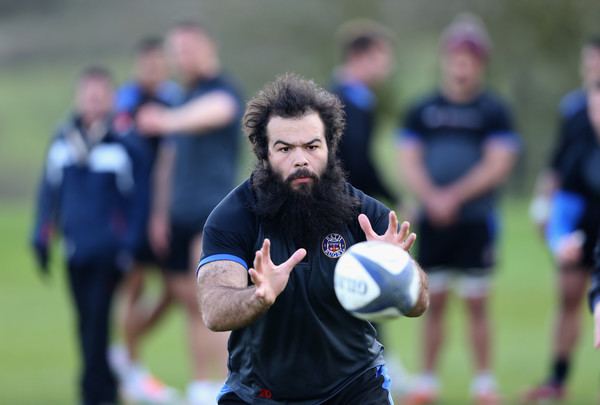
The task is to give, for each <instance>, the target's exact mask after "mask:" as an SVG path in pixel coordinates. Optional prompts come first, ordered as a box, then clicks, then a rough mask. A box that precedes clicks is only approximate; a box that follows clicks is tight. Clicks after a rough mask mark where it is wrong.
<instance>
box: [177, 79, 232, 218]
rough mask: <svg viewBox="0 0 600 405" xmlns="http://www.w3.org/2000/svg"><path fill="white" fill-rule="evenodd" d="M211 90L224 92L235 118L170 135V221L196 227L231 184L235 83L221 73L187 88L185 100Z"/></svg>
mask: <svg viewBox="0 0 600 405" xmlns="http://www.w3.org/2000/svg"><path fill="white" fill-rule="evenodd" d="M212 92H225V93H227V94H229V95H231V96H232V97H233V99H235V100H236V101H237V104H238V113H237V115H236V117H235V118H234V119H233V120H231V121H230V122H229V123H227V124H226V125H224V126H222V127H219V128H212V129H209V130H206V131H204V132H202V133H197V134H183V135H180V136H175V137H174V145H175V148H176V149H175V151H176V152H175V154H176V159H175V167H174V171H173V182H172V183H173V189H172V195H171V216H172V218H173V221H174V222H178V223H182V224H189V225H191V226H193V227H198V226H200V225H201V224H203V223H204V221H205V220H206V217H208V215H209V214H210V212H211V211H212V209H213V208H214V207H215V206H216V205H217V204H218V203H219V201H221V199H223V197H225V196H226V195H227V193H229V192H230V191H231V190H232V189H233V187H234V186H235V181H236V176H237V168H238V159H239V147H240V141H241V133H242V132H241V119H242V113H243V102H242V97H241V95H240V92H239V91H238V89H237V86H235V85H234V84H233V82H232V81H231V80H230V79H229V78H228V77H227V76H225V75H220V76H216V77H214V78H211V79H205V80H199V81H198V82H196V83H195V85H194V86H193V87H191V88H190V89H188V92H187V94H186V95H185V100H184V104H185V103H186V102H189V101H192V100H195V99H198V98H200V97H203V96H205V95H207V94H209V93H212Z"/></svg>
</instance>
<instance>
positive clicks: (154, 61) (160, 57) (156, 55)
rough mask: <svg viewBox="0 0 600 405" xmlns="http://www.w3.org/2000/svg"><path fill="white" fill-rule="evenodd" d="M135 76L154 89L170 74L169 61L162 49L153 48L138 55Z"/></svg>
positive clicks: (145, 85)
mask: <svg viewBox="0 0 600 405" xmlns="http://www.w3.org/2000/svg"><path fill="white" fill-rule="evenodd" d="M135 76H136V78H137V80H139V82H140V83H141V84H142V85H143V86H144V87H146V88H148V89H154V88H155V87H156V86H158V85H159V84H160V83H161V82H163V81H164V80H166V79H167V77H168V76H169V69H168V66H167V61H166V58H165V55H164V52H163V50H162V49H153V50H150V51H146V52H143V53H141V54H139V55H138V57H137V58H136V63H135Z"/></svg>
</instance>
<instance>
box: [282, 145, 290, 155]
mask: <svg viewBox="0 0 600 405" xmlns="http://www.w3.org/2000/svg"><path fill="white" fill-rule="evenodd" d="M289 150H290V148H288V147H287V146H284V147H282V148H279V152H284V153H285V152H289Z"/></svg>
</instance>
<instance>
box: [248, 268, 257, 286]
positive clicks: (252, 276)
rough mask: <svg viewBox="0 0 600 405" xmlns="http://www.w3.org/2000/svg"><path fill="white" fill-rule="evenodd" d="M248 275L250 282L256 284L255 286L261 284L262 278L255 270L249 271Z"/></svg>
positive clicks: (250, 269)
mask: <svg viewBox="0 0 600 405" xmlns="http://www.w3.org/2000/svg"><path fill="white" fill-rule="evenodd" d="M248 274H250V280H252V282H253V283H254V285H257V284H260V276H259V275H258V273H257V272H256V270H254V269H253V268H249V269H248Z"/></svg>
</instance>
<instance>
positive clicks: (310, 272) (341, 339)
mask: <svg viewBox="0 0 600 405" xmlns="http://www.w3.org/2000/svg"><path fill="white" fill-rule="evenodd" d="M346 190H347V192H348V193H349V194H351V195H352V196H354V197H356V198H357V199H358V200H359V201H360V208H359V210H360V212H362V213H364V214H366V215H367V216H368V217H369V219H370V221H371V224H372V225H373V228H374V229H375V231H376V232H377V233H380V234H381V233H384V232H385V230H386V229H387V226H388V215H389V210H388V208H386V207H385V206H384V205H383V204H381V203H379V202H378V201H376V200H374V199H373V198H371V197H369V196H367V195H365V194H364V193H362V192H361V191H359V190H357V189H355V188H354V187H352V186H350V185H349V184H348V185H347V187H346ZM255 204H256V198H255V195H254V192H253V189H252V186H251V180H247V181H246V182H244V183H243V184H241V185H240V186H238V187H237V188H236V189H235V190H233V191H232V192H231V193H230V194H229V195H228V196H227V197H226V198H225V199H224V200H223V201H222V202H221V203H220V204H219V205H218V206H217V207H216V208H215V210H214V211H213V212H212V213H211V215H210V217H209V218H208V221H207V223H206V226H205V228H204V237H203V245H202V250H203V258H202V260H201V261H200V264H199V270H198V271H205V270H204V269H203V267H202V266H204V265H205V264H207V263H210V262H213V261H218V260H230V261H233V262H236V263H239V264H241V265H242V266H244V267H245V268H246V269H247V268H248V267H251V266H252V263H253V261H254V256H255V252H256V251H257V250H258V249H260V247H261V246H262V243H263V241H264V239H265V238H269V239H270V241H271V258H272V260H273V262H274V263H282V262H284V261H285V260H287V259H288V258H289V257H290V256H291V255H292V253H294V252H295V251H296V250H297V249H298V248H300V247H301V246H297V245H296V244H295V243H294V242H293V241H292V240H290V238H289V236H288V235H287V232H286V230H285V228H284V226H281V227H277V228H275V227H274V226H275V225H271V226H267V225H265V223H263V222H262V221H261V220H260V219H259V217H257V215H256V214H255V213H254V212H255V209H254V207H255ZM332 209H335V207H332ZM357 216H358V214H357ZM282 225H284V224H282ZM364 240H365V235H364V233H363V231H362V230H361V229H360V226H359V224H358V219H357V218H354V219H351V220H349V221H348V223H347V225H346V226H344V228H341V229H332V230H331V232H330V233H329V234H327V235H322V236H321V238H320V239H319V240H315V241H314V243H313V245H312V246H302V247H305V248H307V252H308V254H307V256H306V258H305V259H304V261H303V262H301V263H300V264H298V265H297V266H296V267H295V268H294V270H293V271H292V272H291V274H290V278H289V280H288V283H287V286H286V287H285V289H284V290H283V292H282V293H281V294H280V295H279V296H278V297H277V300H276V301H275V304H273V306H272V307H271V308H269V310H268V311H267V312H266V313H265V314H264V315H262V316H261V317H260V318H258V319H257V320H256V321H255V322H254V323H252V324H251V325H249V326H246V327H244V328H241V329H238V330H234V331H233V332H232V333H231V336H230V338H229V362H228V367H229V375H228V378H227V381H226V387H225V391H234V392H235V394H236V395H238V396H239V397H240V398H242V399H243V400H244V401H247V402H248V403H256V404H259V403H263V402H261V396H264V395H262V393H264V392H269V393H270V394H269V396H271V399H270V400H269V401H266V402H264V403H265V404H281V403H290V402H293V403H298V404H316V403H321V402H323V401H324V400H326V399H327V398H330V397H331V396H332V395H334V394H336V393H337V392H338V391H339V390H340V389H342V388H343V387H344V386H345V385H346V384H347V383H349V382H350V381H352V380H353V379H354V378H356V377H358V376H359V375H361V374H362V373H363V372H365V371H366V370H368V369H369V368H372V367H375V366H377V365H380V364H383V358H382V350H383V347H382V346H381V344H380V343H379V342H378V341H377V339H376V332H375V329H374V328H373V326H372V325H371V324H370V323H368V322H366V321H363V320H359V319H357V318H354V317H353V316H351V315H350V314H349V313H348V312H347V311H345V310H344V309H343V308H342V306H341V305H340V303H339V302H338V300H337V298H336V296H335V292H334V288H333V272H334V268H335V265H336V263H337V259H338V258H339V257H340V256H341V254H342V253H343V252H344V251H345V250H346V249H347V248H348V247H350V246H352V245H353V244H355V243H358V242H362V241H364ZM206 271H208V270H206ZM248 282H249V283H251V280H250V278H248Z"/></svg>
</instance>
